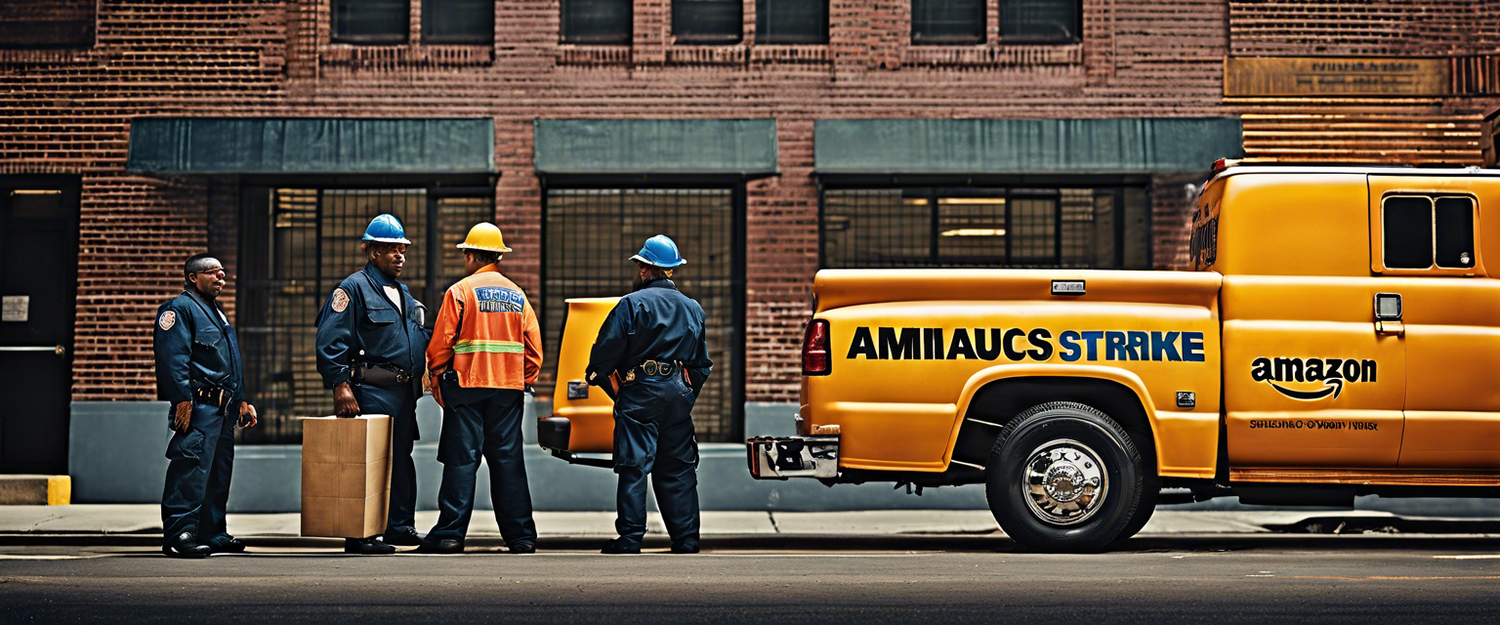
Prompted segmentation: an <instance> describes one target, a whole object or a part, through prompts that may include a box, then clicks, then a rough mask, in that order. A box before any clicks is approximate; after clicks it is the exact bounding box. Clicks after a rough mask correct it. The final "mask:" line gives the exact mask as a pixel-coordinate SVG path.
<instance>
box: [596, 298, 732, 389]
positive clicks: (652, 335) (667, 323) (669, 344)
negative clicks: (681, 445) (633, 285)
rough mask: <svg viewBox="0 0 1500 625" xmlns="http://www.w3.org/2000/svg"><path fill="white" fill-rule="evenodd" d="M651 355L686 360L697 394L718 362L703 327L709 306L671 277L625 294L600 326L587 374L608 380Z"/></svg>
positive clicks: (691, 381) (690, 378) (685, 367)
mask: <svg viewBox="0 0 1500 625" xmlns="http://www.w3.org/2000/svg"><path fill="white" fill-rule="evenodd" d="M647 360H658V361H676V362H680V363H682V367H683V369H685V370H686V371H687V372H688V376H689V382H690V384H691V386H692V388H693V394H694V395H695V396H696V395H697V393H698V391H699V390H701V389H702V388H703V383H704V382H706V381H707V380H708V372H709V370H710V369H712V368H713V364H714V363H713V361H712V360H710V359H709V357H708V340H707V338H706V337H705V336H704V333H703V307H702V306H699V305H698V302H695V301H693V300H691V299H689V298H688V296H686V295H683V294H682V292H681V291H678V290H677V285H675V284H673V283H672V281H671V280H666V279H656V280H651V281H649V282H647V283H646V284H644V285H642V286H641V288H640V289H639V290H637V291H636V292H634V293H631V294H629V295H626V296H625V297H622V298H620V301H619V303H617V304H615V307H614V309H612V310H610V311H609V316H607V317H605V318H604V324H603V325H602V326H600V328H599V336H598V338H597V339H595V341H594V349H593V351H591V352H590V353H589V365H588V369H587V373H586V379H587V380H588V382H589V384H592V385H595V386H599V385H601V384H608V379H609V374H611V373H613V372H615V371H620V372H621V375H624V372H625V371H628V370H630V369H632V368H634V367H636V366H638V365H640V364H641V363H642V362H645V361H647Z"/></svg>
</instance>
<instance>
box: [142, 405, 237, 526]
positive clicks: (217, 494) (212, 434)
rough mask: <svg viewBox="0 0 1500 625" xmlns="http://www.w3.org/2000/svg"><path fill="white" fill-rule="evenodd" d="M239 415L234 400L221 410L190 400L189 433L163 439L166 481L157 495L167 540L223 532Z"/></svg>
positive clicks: (176, 434)
mask: <svg viewBox="0 0 1500 625" xmlns="http://www.w3.org/2000/svg"><path fill="white" fill-rule="evenodd" d="M228 412H232V413H233V414H234V416H228V415H226V414H225V413H228ZM238 417H239V402H238V401H235V402H232V403H231V405H230V407H229V408H227V409H225V410H220V409H218V408H217V407H214V406H209V405H205V404H200V403H198V402H193V415H192V419H191V420H190V421H189V426H188V431H187V433H186V434H178V433H173V434H172V440H170V441H168V442H167V459H168V461H169V462H168V463H167V483H166V488H165V489H164V490H163V491H162V496H161V523H162V528H163V530H164V536H165V540H167V541H170V540H172V539H174V538H176V537H177V535H178V534H181V533H183V532H192V533H193V534H194V535H195V536H197V537H198V542H200V543H201V542H206V541H208V540H209V539H210V538H213V537H215V536H217V535H219V534H223V533H225V532H224V510H225V508H226V507H227V506H228V504H229V478H230V475H231V473H233V471H234V426H235V425H236V423H237V421H238Z"/></svg>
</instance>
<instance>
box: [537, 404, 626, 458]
mask: <svg viewBox="0 0 1500 625" xmlns="http://www.w3.org/2000/svg"><path fill="white" fill-rule="evenodd" d="M572 435H573V423H572V422H571V421H569V420H568V418H567V417H547V418H545V419H541V420H539V421H537V424H536V440H537V443H538V444H540V445H541V446H542V449H545V450H547V451H549V452H552V457H554V458H560V459H562V460H565V461H567V462H568V464H581V465H584V466H590V467H603V468H606V469H613V468H614V466H615V459H614V455H613V454H580V453H575V452H573V451H570V450H569V449H568V440H569V439H570V438H571V437H572Z"/></svg>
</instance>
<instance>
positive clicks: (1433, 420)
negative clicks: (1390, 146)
mask: <svg viewBox="0 0 1500 625" xmlns="http://www.w3.org/2000/svg"><path fill="white" fill-rule="evenodd" d="M1490 184H1491V185H1492V186H1500V185H1496V184H1495V183H1494V182H1491V183H1490ZM1483 189H1484V187H1481V186H1478V185H1476V182H1475V179H1474V178H1470V177H1462V176H1451V177H1435V176H1420V177H1418V176H1371V177H1370V203H1371V207H1370V209H1371V225H1372V230H1374V231H1375V232H1374V233H1372V234H1373V235H1374V236H1372V237H1371V259H1372V263H1371V265H1372V266H1371V270H1372V271H1373V272H1374V273H1376V274H1378V275H1380V276H1381V280H1382V281H1383V283H1384V286H1383V290H1385V291H1387V292H1390V293H1395V294H1399V295H1400V296H1401V300H1402V304H1403V310H1402V315H1403V319H1402V329H1403V330H1404V332H1405V338H1404V340H1405V343H1406V360H1407V373H1406V406H1405V408H1406V427H1405V430H1404V434H1403V437H1402V444H1401V456H1400V461H1399V466H1400V467H1401V468H1411V469H1496V468H1500V386H1497V385H1496V384H1495V383H1494V380H1495V377H1494V376H1495V372H1496V371H1500V284H1497V283H1496V282H1495V281H1494V280H1492V279H1489V277H1488V276H1487V275H1486V273H1487V270H1486V268H1485V265H1484V262H1485V260H1486V259H1485V258H1484V255H1483V250H1482V249H1480V248H1479V243H1480V237H1479V236H1478V235H1479V233H1480V232H1481V230H1482V229H1483V228H1482V224H1483V219H1482V217H1484V215H1485V213H1484V209H1485V208H1486V207H1485V206H1484V205H1483V203H1482V202H1481V199H1482V198H1481V195H1480V194H1478V193H1476V192H1475V191H1476V190H1480V191H1482V190H1483ZM1489 262H1490V263H1492V264H1493V263H1495V262H1500V259H1494V258H1491V259H1489Z"/></svg>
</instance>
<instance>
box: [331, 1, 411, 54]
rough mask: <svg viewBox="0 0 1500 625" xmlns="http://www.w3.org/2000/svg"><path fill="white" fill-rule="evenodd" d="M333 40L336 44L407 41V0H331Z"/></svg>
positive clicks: (408, 21) (408, 24)
mask: <svg viewBox="0 0 1500 625" xmlns="http://www.w3.org/2000/svg"><path fill="white" fill-rule="evenodd" d="M332 2H333V5H332V10H331V13H332V20H331V21H332V30H333V32H332V39H333V41H335V42H338V43H374V44H390V43H406V42H407V40H408V39H409V38H410V33H411V2H410V0H332Z"/></svg>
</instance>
